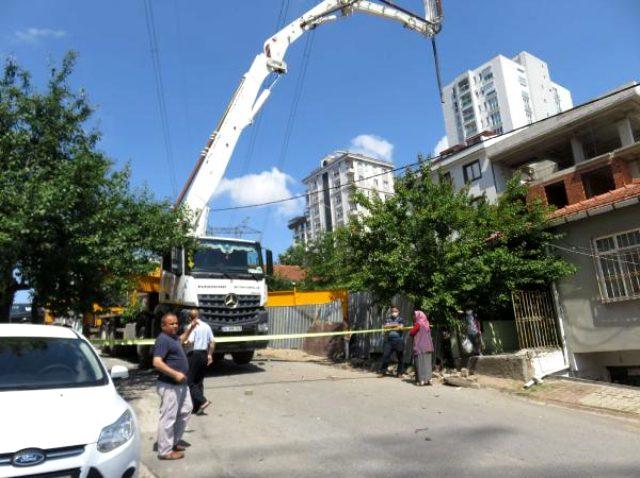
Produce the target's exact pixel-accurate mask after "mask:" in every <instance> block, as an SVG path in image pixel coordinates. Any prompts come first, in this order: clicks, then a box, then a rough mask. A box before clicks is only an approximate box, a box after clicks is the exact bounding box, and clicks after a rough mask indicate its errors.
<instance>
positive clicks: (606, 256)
mask: <svg viewBox="0 0 640 478" xmlns="http://www.w3.org/2000/svg"><path fill="white" fill-rule="evenodd" d="M549 246H551V247H555V248H556V249H560V250H561V251H566V252H571V253H573V254H579V255H582V256H588V257H591V258H594V259H604V260H605V261H610V262H612V263H616V264H618V263H623V264H630V265H632V266H635V267H640V262H633V261H627V260H624V259H621V258H620V257H618V255H620V254H624V251H616V252H614V253H613V254H599V253H597V252H583V251H578V250H576V249H574V248H575V247H578V246H572V248H568V247H562V246H559V245H557V244H549ZM614 254H615V255H614Z"/></svg>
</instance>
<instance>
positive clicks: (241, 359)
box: [231, 350, 254, 365]
mask: <svg viewBox="0 0 640 478" xmlns="http://www.w3.org/2000/svg"><path fill="white" fill-rule="evenodd" d="M253 353H254V351H253V350H245V351H242V352H233V353H232V354H231V356H232V357H233V361H234V363H236V364H238V365H246V364H248V363H249V362H251V360H252V359H253Z"/></svg>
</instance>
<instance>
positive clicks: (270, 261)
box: [265, 249, 273, 276]
mask: <svg viewBox="0 0 640 478" xmlns="http://www.w3.org/2000/svg"><path fill="white" fill-rule="evenodd" d="M265 253H266V256H267V275H268V276H272V275H273V252H271V250H270V249H267V250H266V251H265Z"/></svg>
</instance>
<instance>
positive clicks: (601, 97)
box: [211, 85, 639, 212]
mask: <svg viewBox="0 0 640 478" xmlns="http://www.w3.org/2000/svg"><path fill="white" fill-rule="evenodd" d="M638 86H639V85H629V86H627V87H625V88H622V89H620V90H617V91H613V92H611V93H609V94H607V95H604V96H600V97H598V98H595V99H593V100H590V101H587V102H586V103H583V104H581V105H578V106H574V107H573V108H571V109H569V110H565V111H562V112H560V113H556V114H555V115H553V116H548V117H546V118H542V119H541V120H538V121H535V122H533V123H529V124H526V125H523V126H519V127H518V128H515V129H513V130H511V131H507V132H505V133H500V134H497V135H495V136H492V137H491V138H490V139H495V138H500V137H502V136H506V135H510V134H512V133H515V132H517V131H520V130H523V129H525V128H529V127H531V126H533V125H536V124H540V123H544V122H545V121H549V120H551V119H553V118H555V117H556V116H559V115H561V114H565V113H568V112H571V111H575V110H578V109H580V108H584V107H585V106H589V105H591V104H593V103H595V102H597V101H601V100H605V99H607V98H609V97H611V96H614V95H617V94H619V93H623V92H625V91H627V90H630V89H633V88H636V87H638ZM472 146H475V145H470V146H467V147H466V148H465V149H468V148H470V147H472ZM461 151H464V149H463V150H461ZM461 151H457V152H456V153H454V154H457V153H459V152H461ZM448 156H449V155H446V156H445V155H442V154H439V155H437V156H435V157H433V158H429V161H430V162H432V163H434V162H436V161H439V160H441V159H444V158H446V157H448ZM423 162H424V161H423V160H420V159H419V160H418V161H414V162H413V163H409V164H406V165H404V166H399V167H397V168H394V169H391V170H389V171H385V172H384V173H378V174H373V175H371V176H365V177H363V178H361V179H358V180H354V181H352V182H351V183H347V184H344V185H340V186H331V187H328V188H325V189H321V190H319V191H317V192H323V191H329V190H332V189H340V188H343V187H346V186H351V185H353V184H355V183H357V182H360V181H364V180H366V179H371V178H375V177H377V176H382V175H384V174H389V173H395V172H397V171H401V170H404V169H409V168H412V167H414V166H420V165H421V164H422V163H423ZM305 196H306V193H305V194H298V195H294V196H289V197H286V198H282V199H278V200H275V201H266V202H262V203H255V204H249V205H245V206H232V207H226V208H216V209H211V211H212V212H221V211H234V210H237V209H249V208H254V207H262V206H271V205H273V204H279V203H283V202H287V201H294V200H296V199H300V198H303V197H305Z"/></svg>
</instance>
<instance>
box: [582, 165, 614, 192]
mask: <svg viewBox="0 0 640 478" xmlns="http://www.w3.org/2000/svg"><path fill="white" fill-rule="evenodd" d="M582 185H583V187H584V193H585V195H586V196H587V198H592V197H593V196H598V195H600V194H604V193H607V192H609V191H613V190H614V189H615V188H616V183H615V181H614V180H613V174H612V172H611V166H605V167H603V168H598V169H596V170H595V171H589V172H588V173H584V174H583V175H582Z"/></svg>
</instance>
